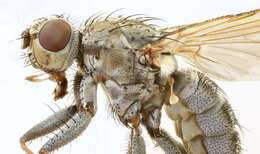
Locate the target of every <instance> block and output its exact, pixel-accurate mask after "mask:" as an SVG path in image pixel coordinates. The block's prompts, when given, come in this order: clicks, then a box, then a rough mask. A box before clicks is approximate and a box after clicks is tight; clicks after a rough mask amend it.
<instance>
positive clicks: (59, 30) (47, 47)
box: [22, 16, 79, 72]
mask: <svg viewBox="0 0 260 154" xmlns="http://www.w3.org/2000/svg"><path fill="white" fill-rule="evenodd" d="M22 38H23V41H22V48H23V49H25V48H27V47H28V48H29V54H28V56H29V60H30V62H31V64H32V66H34V67H35V68H37V69H41V70H43V71H45V72H60V71H64V70H66V69H67V68H68V67H69V66H70V65H71V63H72V61H73V59H74V58H75V56H76V55H77V53H78V44H79V33H78V32H77V31H76V30H75V29H74V27H73V26H72V25H71V24H70V23H69V21H68V20H67V19H66V18H65V17H63V16H50V17H45V18H40V19H37V20H36V21H35V22H34V23H33V24H32V25H31V26H30V27H29V28H27V29H26V30H25V31H23V33H22Z"/></svg>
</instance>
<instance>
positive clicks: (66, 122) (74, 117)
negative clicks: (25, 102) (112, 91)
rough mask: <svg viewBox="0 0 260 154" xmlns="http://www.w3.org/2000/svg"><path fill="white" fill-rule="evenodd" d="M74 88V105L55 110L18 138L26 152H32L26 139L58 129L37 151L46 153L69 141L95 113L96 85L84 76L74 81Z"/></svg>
mask: <svg viewBox="0 0 260 154" xmlns="http://www.w3.org/2000/svg"><path fill="white" fill-rule="evenodd" d="M78 75H80V74H77V75H76V77H75V80H77V77H78ZM74 90H75V91H74V95H75V100H76V105H73V106H71V107H68V108H66V109H63V110H61V111H58V112H56V113H55V114H54V115H52V116H50V117H48V118H47V119H46V120H44V121H42V122H40V123H39V124H37V125H36V126H34V127H33V128H31V129H30V130H29V131H28V132H27V133H25V134H24V135H23V136H22V137H21V138H20V144H21V147H22V149H23V150H24V151H25V152H26V153H27V154H33V152H32V151H31V150H30V149H29V148H28V147H27V146H26V142H28V141H31V140H33V139H36V138H38V137H41V136H44V135H47V134H49V133H51V132H53V131H58V132H57V133H56V135H54V136H53V137H52V138H51V139H50V140H48V141H47V142H46V143H45V144H44V145H43V146H42V148H41V149H40V151H39V153H40V154H47V153H50V152H53V151H54V150H57V149H58V148H60V147H62V146H64V145H66V144H67V143H69V142H71V141H72V140H73V139H75V138H77V137H78V136H79V135H80V134H81V133H82V132H83V131H84V130H85V129H86V127H87V126H88V124H89V123H90V121H91V119H92V117H93V116H94V115H95V113H96V85H95V83H94V80H93V79H92V78H91V77H89V76H84V77H81V78H79V80H77V81H74Z"/></svg>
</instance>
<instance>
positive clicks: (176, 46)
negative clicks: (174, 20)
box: [152, 10, 260, 80]
mask: <svg viewBox="0 0 260 154" xmlns="http://www.w3.org/2000/svg"><path fill="white" fill-rule="evenodd" d="M162 31H164V32H165V33H166V37H165V39H161V40H160V41H159V42H155V43H154V44H152V46H157V47H158V46H160V47H162V48H163V50H167V51H170V52H172V53H173V54H175V55H177V56H181V57H184V58H186V59H187V60H188V62H189V63H190V64H192V65H193V66H195V67H196V68H198V69H199V70H201V71H202V72H204V73H206V74H208V75H209V76H211V77H213V78H215V79H220V80H260V10H254V11H250V12H246V13H241V14H237V15H228V16H223V17H220V18H216V19H212V20H207V21H204V22H201V23H195V24H191V25H186V26H179V27H173V28H167V29H163V30H162Z"/></svg>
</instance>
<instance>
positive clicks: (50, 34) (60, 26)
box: [39, 19, 71, 52]
mask: <svg viewBox="0 0 260 154" xmlns="http://www.w3.org/2000/svg"><path fill="white" fill-rule="evenodd" d="M70 36H71V27H70V25H69V24H68V23H67V22H66V21H64V20H62V19H54V20H50V21H47V22H46V23H45V24H44V25H43V27H42V28H41V30H40V33H39V42H40V44H41V46H42V47H43V48H45V49H46V50H48V51H51V52H58V51H60V50H62V49H64V48H65V47H66V45H67V44H68V42H69V40H70Z"/></svg>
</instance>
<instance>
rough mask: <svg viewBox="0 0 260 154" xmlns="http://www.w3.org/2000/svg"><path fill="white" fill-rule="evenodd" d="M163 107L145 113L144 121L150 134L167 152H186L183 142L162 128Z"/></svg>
mask: <svg viewBox="0 0 260 154" xmlns="http://www.w3.org/2000/svg"><path fill="white" fill-rule="evenodd" d="M160 119H161V109H160V108H155V109H152V110H150V111H148V112H146V113H144V114H143V119H142V122H143V124H144V125H145V127H146V128H147V131H148V134H149V135H150V136H151V137H152V139H153V140H154V141H155V142H156V143H157V144H158V145H159V146H160V147H161V148H162V149H163V151H164V152H165V153H166V154H186V153H187V152H186V151H185V150H184V147H183V146H182V144H181V143H179V142H178V141H176V140H174V139H173V138H172V137H171V136H170V135H169V134H168V133H167V132H166V131H165V130H163V129H161V128H160Z"/></svg>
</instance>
